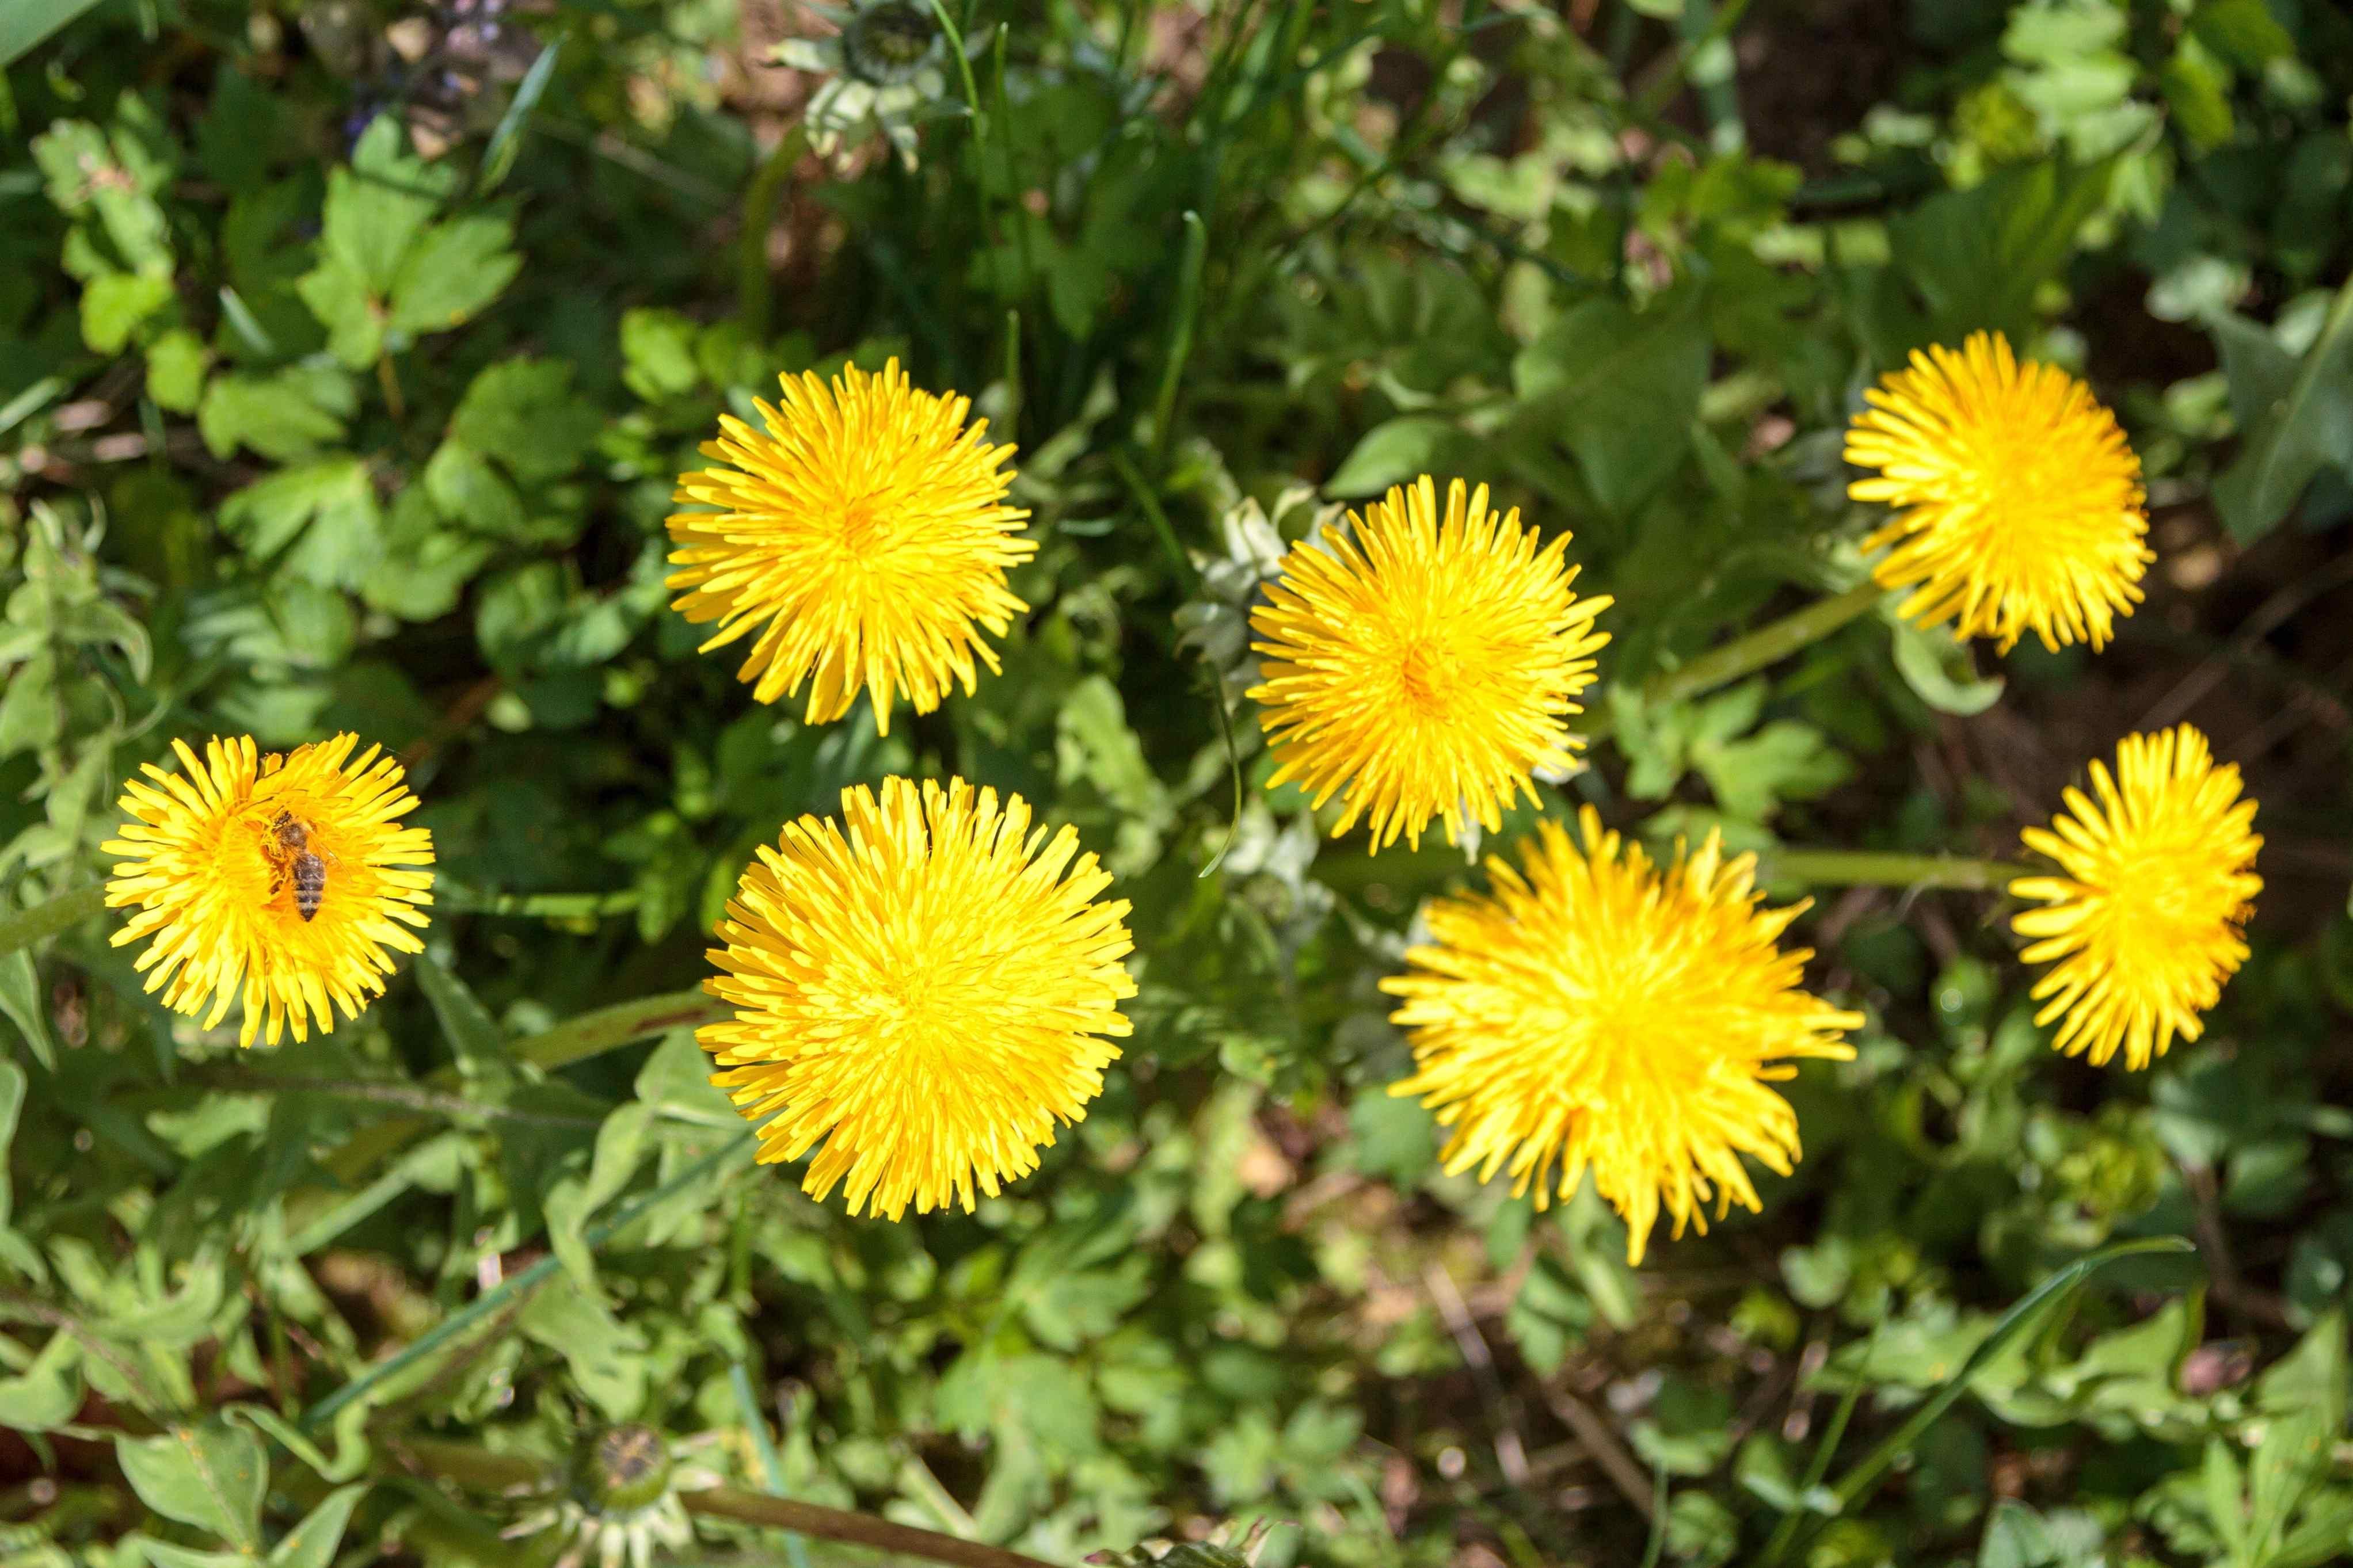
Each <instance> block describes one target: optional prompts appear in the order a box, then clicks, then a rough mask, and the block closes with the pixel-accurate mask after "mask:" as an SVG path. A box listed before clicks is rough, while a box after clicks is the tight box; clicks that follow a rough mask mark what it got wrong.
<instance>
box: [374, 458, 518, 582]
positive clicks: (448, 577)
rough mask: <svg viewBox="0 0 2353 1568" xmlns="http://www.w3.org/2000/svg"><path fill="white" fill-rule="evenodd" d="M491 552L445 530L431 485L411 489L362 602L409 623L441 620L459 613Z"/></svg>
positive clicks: (398, 507)
mask: <svg viewBox="0 0 2353 1568" xmlns="http://www.w3.org/2000/svg"><path fill="white" fill-rule="evenodd" d="M430 482H431V480H430V466H429V465H428V468H427V485H429V484H430ZM490 558H491V545H490V543H489V542H487V541H485V540H482V539H480V538H477V537H476V536H474V535H473V534H470V533H468V532H466V531H463V530H460V529H457V528H452V527H447V526H445V525H443V523H442V522H441V521H440V519H439V516H438V509H437V508H436V507H435V505H434V503H433V500H432V499H431V498H430V497H429V496H428V495H427V486H426V485H411V486H410V487H409V488H408V489H405V490H403V491H401V492H400V494H399V495H398V496H396V498H394V500H393V503H392V515H391V517H390V519H389V520H388V521H387V523H386V526H385V548H384V557H383V559H382V560H380V561H378V562H377V563H376V564H375V568H374V569H373V570H372V571H370V572H369V573H368V574H367V576H366V578H365V579H364V581H362V582H361V584H360V597H361V598H362V599H363V600H364V601H366V604H367V606H368V608H370V609H372V610H382V611H384V612H385V614H387V615H393V616H399V617H400V618H401V619H403V620H406V621H430V620H436V619H438V618H439V617H440V616H446V615H448V613H449V612H450V611H451V610H453V609H455V608H457V605H458V600H459V596H460V595H463V594H464V592H465V589H466V584H468V583H469V582H470V581H472V579H473V576H474V574H476V573H477V572H480V570H481V569H482V564H483V563H484V562H486V561H488V560H489V559H490Z"/></svg>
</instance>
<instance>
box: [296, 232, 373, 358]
mask: <svg viewBox="0 0 2353 1568" xmlns="http://www.w3.org/2000/svg"><path fill="white" fill-rule="evenodd" d="M294 292H295V293H297V294H299V295H301V298H302V303H303V304H305V305H307V306H309V307H310V310H311V314H312V315H313V316H316V317H317V318H319V324H320V325H322V326H323V327H325V328H326V329H327V352H328V353H331V354H333V355H334V356H335V358H337V359H338V360H340V361H342V362H343V363H344V364H347V365H349V366H350V367H351V368H352V369H353V370H365V369H366V368H367V367H368V366H369V365H372V364H374V363H375V362H376V359H377V356H379V355H380V354H382V353H384V306H383V304H382V303H381V302H380V301H379V300H377V299H376V297H375V294H373V293H371V292H370V291H369V289H368V281H367V279H366V278H365V277H364V276H363V275H362V274H361V273H360V272H359V271H358V269H356V268H353V266H352V265H351V264H350V263H349V262H347V261H345V260H343V258H341V257H336V256H327V257H322V258H321V259H320V262H319V265H318V266H316V267H314V268H311V270H310V271H308V272H306V273H304V274H303V275H302V276H301V278H300V279H297V280H296V282H295V284H294Z"/></svg>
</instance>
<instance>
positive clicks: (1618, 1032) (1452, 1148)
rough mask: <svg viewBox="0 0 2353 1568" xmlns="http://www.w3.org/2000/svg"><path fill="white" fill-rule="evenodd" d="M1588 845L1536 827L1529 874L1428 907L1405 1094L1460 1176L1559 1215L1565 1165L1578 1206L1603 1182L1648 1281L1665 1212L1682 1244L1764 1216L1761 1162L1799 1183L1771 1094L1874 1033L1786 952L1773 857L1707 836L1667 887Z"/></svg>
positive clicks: (1788, 917) (1590, 835)
mask: <svg viewBox="0 0 2353 1568" xmlns="http://www.w3.org/2000/svg"><path fill="white" fill-rule="evenodd" d="M1578 824H1579V826H1580V827H1581V828H1582V830H1583V837H1584V842H1583V844H1582V846H1581V847H1580V845H1579V844H1578V843H1577V841H1576V840H1575V839H1572V838H1571V837H1569V835H1568V834H1567V831H1566V830H1564V829H1563V828H1562V827H1561V826H1559V825H1557V824H1556V823H1551V822H1545V823H1539V824H1538V825H1537V829H1536V837H1535V838H1534V839H1533V840H1530V841H1526V842H1524V843H1523V844H1522V846H1521V853H1520V859H1521V867H1522V868H1520V869H1514V868H1512V867H1511V866H1508V865H1506V864H1504V861H1503V860H1502V859H1501V858H1490V859H1489V860H1488V861H1487V874H1488V877H1489V879H1490V880H1491V882H1492V883H1493V891H1492V892H1491V893H1487V894H1472V895H1466V896H1462V897H1458V898H1449V899H1440V900H1434V901H1433V902H1432V903H1431V904H1430V907H1429V910H1428V911H1427V918H1428V920H1429V922H1430V933H1431V936H1432V939H1433V940H1432V942H1431V944H1430V945H1428V946H1424V947H1416V948H1414V949H1412V950H1410V951H1409V952H1407V954H1406V963H1407V964H1408V965H1409V973H1406V974H1403V975H1399V976H1393V977H1391V978H1389V979H1387V980H1384V981H1382V982H1381V988H1382V989H1383V990H1385V991H1387V992H1388V993H1389V994H1392V995H1396V996H1401V997H1404V998H1405V1005H1403V1006H1401V1007H1399V1008H1398V1010H1397V1012H1396V1013H1395V1014H1393V1015H1391V1017H1392V1019H1393V1021H1394V1022H1396V1023H1397V1024H1398V1026H1401V1027H1403V1028H1404V1029H1405V1030H1406V1031H1407V1037H1408V1038H1409V1041H1410V1043H1411V1044H1412V1047H1413V1054H1414V1061H1415V1064H1416V1066H1417V1067H1418V1068H1419V1071H1417V1072H1416V1073H1415V1074H1414V1075H1413V1076H1412V1077H1410V1078H1408V1079H1404V1080H1403V1081H1401V1082H1399V1083H1397V1084H1394V1085H1392V1086H1391V1087H1390V1089H1389V1092H1390V1093H1391V1094H1396V1095H1419V1096H1421V1097H1422V1103H1423V1104H1425V1105H1427V1106H1429V1107H1430V1109H1431V1110H1435V1111H1436V1112H1437V1113H1438V1121H1439V1123H1440V1125H1441V1126H1444V1127H1449V1128H1451V1129H1452V1130H1453V1131H1452V1132H1451V1135H1450V1136H1449V1138H1448V1140H1447V1143H1446V1147H1445V1149H1444V1151H1443V1152H1442V1154H1441V1158H1442V1159H1443V1160H1444V1162H1445V1165H1446V1170H1447V1172H1448V1173H1450V1174H1452V1173H1458V1172H1461V1171H1467V1170H1470V1169H1471V1168H1472V1167H1473V1166H1476V1167H1478V1172H1479V1179H1480V1180H1481V1181H1486V1180H1489V1179H1491V1178H1492V1177H1493V1175H1494V1174H1495V1173H1496V1172H1498V1171H1503V1170H1508V1171H1509V1172H1510V1173H1511V1175H1512V1178H1513V1183H1512V1194H1513V1196H1514V1197H1517V1196H1519V1195H1521V1194H1525V1193H1526V1192H1527V1191H1528V1189H1529V1188H1530V1187H1531V1186H1533V1187H1534V1188H1535V1202H1536V1206H1537V1207H1538V1208H1543V1207H1544V1206H1545V1205H1546V1203H1547V1202H1548V1201H1549V1194H1548V1192H1547V1188H1549V1187H1551V1186H1552V1184H1553V1168H1554V1165H1555V1163H1558V1165H1559V1167H1560V1175H1559V1183H1558V1189H1557V1190H1558V1193H1559V1195H1560V1196H1562V1197H1563V1198H1567V1197H1568V1196H1570V1195H1571V1194H1574V1193H1575V1192H1576V1191H1577V1183H1578V1181H1579V1180H1581V1179H1582V1178H1583V1176H1584V1174H1585V1173H1586V1171H1587V1170H1588V1169H1590V1170H1591V1171H1592V1173H1593V1185H1594V1189H1595V1190H1596V1191H1597V1192H1599V1194H1601V1196H1602V1197H1603V1198H1605V1199H1607V1200H1608V1201H1609V1204H1610V1205H1612V1206H1613V1207H1615V1208H1616V1209H1617V1211H1618V1212H1619V1214H1620V1215H1622V1216H1623V1217H1624V1219H1625V1221H1626V1225H1627V1231H1628V1235H1627V1242H1626V1256H1627V1260H1628V1261H1629V1262H1630V1263H1640V1262H1641V1260H1642V1253H1643V1250H1644V1248H1645V1247H1646V1246H1647V1245H1648V1243H1649V1240H1650V1235H1651V1228H1652V1226H1655V1225H1656V1224H1657V1223H1658V1217H1659V1211H1660V1209H1661V1208H1662V1207H1663V1208H1664V1209H1665V1210H1666V1212H1667V1213H1668V1214H1669V1215H1672V1217H1673V1220H1674V1234H1675V1235H1677V1236H1681V1235H1682V1234H1683V1226H1684V1225H1685V1224H1686V1223H1689V1224H1694V1225H1696V1226H1698V1227H1699V1229H1700V1230H1701V1231H1703V1232H1704V1231H1705V1230H1706V1229H1707V1216H1706V1214H1705V1212H1704V1205H1705V1204H1706V1203H1707V1201H1708V1199H1709V1197H1710V1196H1711V1194H1713V1195H1714V1197H1715V1200H1716V1214H1717V1217H1719V1218H1721V1217H1722V1216H1723V1215H1725V1213H1727V1212H1728V1211H1729V1210H1730V1208H1731V1206H1732V1205H1733V1204H1735V1203H1739V1204H1741V1205H1745V1206H1746V1207H1748V1208H1751V1209H1754V1208H1756V1207H1757V1206H1758V1203H1757V1189H1756V1186H1755V1184H1753V1183H1751V1181H1750V1180H1749V1176H1748V1172H1747V1170H1746V1167H1744V1166H1743V1164H1742V1163H1741V1156H1742V1155H1744V1154H1746V1155H1748V1156H1751V1157H1753V1158H1754V1159H1756V1160H1757V1163H1760V1164H1762V1165H1764V1166H1765V1167H1766V1168H1767V1169H1768V1170H1771V1171H1773V1172H1775V1173H1778V1174H1780V1175H1784V1176H1786V1175H1788V1173H1789V1171H1790V1168H1791V1166H1792V1165H1793V1163H1795V1162H1796V1160H1797V1158H1798V1153H1799V1150H1798V1121H1797V1117H1796V1115H1795V1114H1794V1113H1793V1112H1792V1111H1791V1110H1790V1109H1789V1103H1788V1100H1784V1099H1782V1098H1781V1096H1780V1095H1779V1094H1778V1092H1776V1091H1775V1090H1774V1089H1772V1088H1770V1087H1769V1086H1770V1085H1771V1084H1773V1083H1776V1082H1778V1081H1780V1080H1782V1079H1788V1078H1790V1077H1792V1076H1794V1075H1795V1073H1796V1071H1797V1069H1796V1068H1794V1067H1792V1066H1790V1065H1788V1064H1789V1062H1790V1061H1791V1060H1792V1059H1793V1058H1801V1057H1827V1058H1836V1059H1840V1060H1844V1059H1846V1058H1851V1057H1852V1056H1853V1055H1854V1052H1853V1050H1852V1048H1851V1047H1849V1046H1848V1045H1847V1044H1846V1043H1845V1041H1844V1039H1843V1035H1844V1033H1845V1031H1847V1030H1849V1029H1854V1028H1859V1027H1861V1026H1862V1016H1861V1015H1859V1014H1855V1013H1848V1012H1842V1011H1841V1010H1840V1009H1838V1008H1836V1007H1833V1006H1831V1005H1829V1004H1828V1003H1826V1002H1823V1001H1821V1000H1820V998H1818V997H1815V996H1813V995H1810V994H1808V993H1807V992H1806V991H1804V990H1803V989H1801V988H1800V986H1799V980H1800V979H1801V977H1802V971H1803V970H1804V967H1805V963H1806V960H1808V959H1809V958H1810V957H1812V956H1813V954H1812V952H1810V951H1809V950H1807V949H1804V948H1793V949H1789V950H1788V951H1784V950H1782V949H1781V948H1780V947H1778V945H1777V943H1778V940H1779V938H1780V936H1781V933H1782V932H1783V931H1785V930H1787V929H1788V925H1789V922H1790V921H1793V920H1795V919H1797V917H1798V916H1799V914H1800V913H1802V912H1803V911H1804V910H1805V909H1806V907H1807V906H1806V905H1805V904H1803V903H1799V904H1795V905H1792V906H1790V907H1788V908H1786V909H1766V908H1764V907H1762V900H1763V895H1762V894H1760V893H1758V892H1757V891H1756V889H1755V878H1756V872H1757V858H1756V857H1755V856H1753V855H1742V856H1739V857H1737V858H1734V859H1731V860H1726V859H1725V858H1724V847H1723V845H1722V843H1721V841H1720V840H1719V839H1718V837H1716V836H1715V834H1710V835H1709V836H1708V839H1707V842H1706V843H1705V844H1704V845H1703V846H1702V847H1700V850H1699V852H1698V853H1697V854H1695V855H1690V856H1686V855H1685V854H1684V853H1683V849H1682V847H1681V846H1678V847H1677V848H1676V853H1675V858H1674V861H1673V863H1672V865H1670V866H1668V867H1666V868H1663V870H1662V868H1659V867H1656V866H1654V865H1652V864H1651V859H1650V858H1649V857H1648V856H1646V855H1645V854H1643V852H1642V850H1641V847H1639V846H1636V845H1632V844H1627V843H1624V842H1623V841H1622V840H1621V839H1620V837H1619V836H1618V835H1617V834H1615V833H1605V832H1603V831H1602V829H1601V819H1600V818H1599V816H1595V815H1594V812H1593V810H1592V808H1591V807H1589V806H1588V807H1587V808H1586V809H1585V810H1583V811H1582V812H1581V813H1579V815H1578Z"/></svg>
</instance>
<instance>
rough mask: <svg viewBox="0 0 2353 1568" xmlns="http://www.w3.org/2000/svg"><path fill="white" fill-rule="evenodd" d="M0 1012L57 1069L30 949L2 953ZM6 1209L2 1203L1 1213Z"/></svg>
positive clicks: (44, 1062) (43, 1062)
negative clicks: (3, 954)
mask: <svg viewBox="0 0 2353 1568" xmlns="http://www.w3.org/2000/svg"><path fill="white" fill-rule="evenodd" d="M0 1015H5V1016H6V1017H7V1019H8V1021H9V1022H10V1023H12V1024H14V1025H16V1032H17V1033H18V1034H20V1035H22V1036H23V1037H24V1039H25V1044H26V1047H27V1048H29V1049H30V1050H31V1051H32V1053H33V1059H34V1060H36V1061H37V1062H39V1063H40V1064H41V1065H42V1066H43V1067H45V1068H48V1069H49V1070H50V1071H51V1072H55V1071H57V1070H58V1047H57V1042H56V1041H55V1040H53V1039H51V1038H50V1037H49V1010H48V1007H47V1005H45V1004H44V1003H43V1002H42V1000H41V978H40V974H39V973H38V972H37V971H36V970H35V969H34V967H33V953H32V950H31V949H30V948H23V947H20V948H18V949H16V952H11V953H8V954H6V955H5V956H0ZM0 1214H5V1207H4V1206H0Z"/></svg>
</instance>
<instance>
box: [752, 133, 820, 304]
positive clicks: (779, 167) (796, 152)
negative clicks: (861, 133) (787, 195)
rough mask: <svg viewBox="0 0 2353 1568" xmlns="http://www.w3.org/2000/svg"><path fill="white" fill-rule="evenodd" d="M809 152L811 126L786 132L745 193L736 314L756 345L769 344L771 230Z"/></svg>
mask: <svg viewBox="0 0 2353 1568" xmlns="http://www.w3.org/2000/svg"><path fill="white" fill-rule="evenodd" d="M807 150H808V127H807V125H806V124H801V125H796V126H794V127H793V128H792V129H791V130H790V131H787V132H785V134H784V137H783V139H782V140H781V141H779V142H777V143H776V150H775V151H774V152H772V153H769V154H768V157H767V161H766V162H765V163H762V164H761V165H760V172H759V174H757V175H755V176H754V178H753V181H752V188H751V189H750V190H748V191H746V192H744V231H743V233H742V234H740V235H738V236H737V237H736V244H737V247H738V248H737V251H736V257H735V313H736V315H738V316H739V317H741V318H742V319H743V322H744V331H746V332H749V333H750V334H751V335H752V339H753V341H754V342H759V343H765V342H767V341H768V326H769V319H770V312H769V305H770V295H769V292H768V231H769V230H770V229H771V228H773V227H775V226H776V203H777V200H778V198H779V197H780V196H782V195H784V189H785V182H786V180H788V179H790V178H792V174H793V170H794V168H795V167H796V166H797V165H798V164H799V163H800V161H801V154H802V153H805V152H807Z"/></svg>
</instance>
